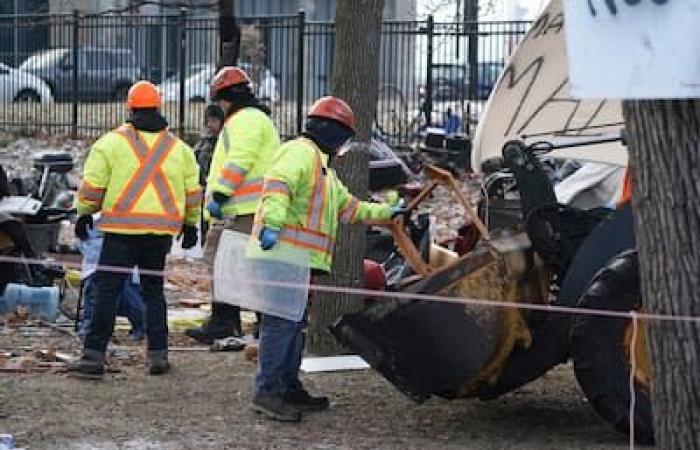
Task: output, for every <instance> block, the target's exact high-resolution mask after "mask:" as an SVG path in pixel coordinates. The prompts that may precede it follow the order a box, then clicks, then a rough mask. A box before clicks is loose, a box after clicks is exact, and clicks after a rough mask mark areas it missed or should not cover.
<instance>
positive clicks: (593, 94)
mask: <svg viewBox="0 0 700 450" xmlns="http://www.w3.org/2000/svg"><path fill="white" fill-rule="evenodd" d="M564 7H565V8H564V12H565V17H566V23H567V25H566V37H567V47H568V52H569V72H570V75H571V92H572V94H573V96H574V97H578V98H628V99H636V98H639V99H642V98H694V97H700V0H565V1H564Z"/></svg>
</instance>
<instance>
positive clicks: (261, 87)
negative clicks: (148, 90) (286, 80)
mask: <svg viewBox="0 0 700 450" xmlns="http://www.w3.org/2000/svg"><path fill="white" fill-rule="evenodd" d="M240 67H241V68H242V69H243V70H245V71H246V72H247V73H248V75H249V76H250V77H251V78H252V80H253V91H254V92H255V94H256V96H257V97H258V98H259V99H260V100H262V101H263V102H268V103H274V102H277V101H278V100H279V98H280V93H279V87H278V84H277V79H276V78H275V76H274V75H273V74H272V72H271V71H270V69H267V68H265V67H253V66H252V65H250V64H248V63H242V64H240ZM215 71H216V68H215V67H214V66H213V65H209V66H206V67H204V68H201V69H200V70H199V71H197V72H195V73H193V74H192V75H190V76H188V77H187V78H185V100H186V101H188V102H195V103H196V102H207V101H209V85H210V83H211V79H212V77H213V76H214V72H215ZM159 89H160V92H161V94H162V95H163V99H164V100H165V101H169V102H178V101H180V80H179V77H178V76H173V77H170V78H169V79H167V80H166V81H165V82H164V83H162V84H161V85H160V86H159Z"/></svg>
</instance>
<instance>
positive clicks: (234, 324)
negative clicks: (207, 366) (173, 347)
mask: <svg viewBox="0 0 700 450" xmlns="http://www.w3.org/2000/svg"><path fill="white" fill-rule="evenodd" d="M240 317H241V313H240V308H238V307H237V306H231V305H228V304H226V303H219V302H213V303H212V309H211V316H210V317H209V320H208V321H207V322H206V323H205V324H204V325H202V326H201V327H198V328H188V329H187V330H185V335H187V336H189V337H191V338H192V339H194V340H196V341H198V342H201V343H202V344H205V345H211V344H213V343H214V341H215V340H217V339H225V338H227V337H231V336H234V337H240V336H242V333H241V318H240Z"/></svg>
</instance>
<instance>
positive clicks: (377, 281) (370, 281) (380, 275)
mask: <svg viewBox="0 0 700 450" xmlns="http://www.w3.org/2000/svg"><path fill="white" fill-rule="evenodd" d="M384 288H386V273H384V268H383V267H382V266H381V265H379V264H378V263H377V262H375V261H372V260H371V259H365V289H371V290H373V291H382V290H384Z"/></svg>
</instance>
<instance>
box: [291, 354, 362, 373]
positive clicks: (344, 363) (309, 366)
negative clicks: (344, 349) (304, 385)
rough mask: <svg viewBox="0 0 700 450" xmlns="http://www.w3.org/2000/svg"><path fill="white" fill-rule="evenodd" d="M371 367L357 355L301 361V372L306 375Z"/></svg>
mask: <svg viewBox="0 0 700 450" xmlns="http://www.w3.org/2000/svg"><path fill="white" fill-rule="evenodd" d="M369 367H370V366H369V364H367V363H366V362H365V360H364V359H362V358H360V357H359V356H357V355H343V356H324V357H317V358H304V359H303V360H302V361H301V371H302V372H304V373H321V372H339V371H345V370H366V369H369Z"/></svg>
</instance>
